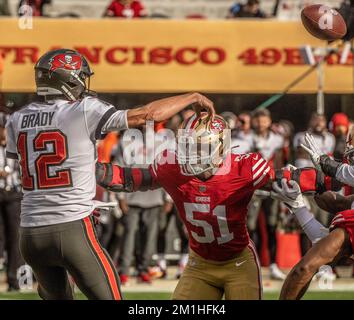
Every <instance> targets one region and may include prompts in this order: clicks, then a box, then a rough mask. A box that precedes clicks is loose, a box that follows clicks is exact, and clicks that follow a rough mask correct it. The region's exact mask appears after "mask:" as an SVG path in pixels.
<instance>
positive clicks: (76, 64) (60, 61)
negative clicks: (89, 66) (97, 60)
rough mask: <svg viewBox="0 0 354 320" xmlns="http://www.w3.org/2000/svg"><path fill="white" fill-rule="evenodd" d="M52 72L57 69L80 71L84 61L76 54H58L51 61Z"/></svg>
mask: <svg viewBox="0 0 354 320" xmlns="http://www.w3.org/2000/svg"><path fill="white" fill-rule="evenodd" d="M49 63H50V72H53V71H55V70H57V69H66V70H80V69H81V65H82V59H81V57H80V56H79V55H76V54H65V53H62V54H58V55H56V56H54V57H53V58H51V59H50V61H49Z"/></svg>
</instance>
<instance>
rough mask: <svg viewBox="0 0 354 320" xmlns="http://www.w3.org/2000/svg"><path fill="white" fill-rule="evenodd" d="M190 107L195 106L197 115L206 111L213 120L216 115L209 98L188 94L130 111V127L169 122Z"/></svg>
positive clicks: (128, 116) (128, 117) (128, 115)
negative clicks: (152, 122)
mask: <svg viewBox="0 0 354 320" xmlns="http://www.w3.org/2000/svg"><path fill="white" fill-rule="evenodd" d="M190 105H194V108H195V110H196V112H197V113H199V112H200V111H201V110H205V111H207V112H208V113H209V115H210V116H211V118H213V117H214V115H215V110H214V104H213V102H211V101H210V100H209V99H208V98H206V97H205V96H203V95H201V94H200V93H187V94H182V95H178V96H173V97H169V98H164V99H160V100H156V101H153V102H151V103H148V104H146V105H145V106H143V107H139V108H136V109H130V110H128V113H127V120H128V127H129V128H134V127H139V126H141V125H143V124H145V123H146V121H147V120H152V121H156V122H160V121H164V120H167V119H169V118H171V117H172V116H174V115H175V114H177V113H178V112H180V111H182V110H183V109H185V108H186V107H188V106H190Z"/></svg>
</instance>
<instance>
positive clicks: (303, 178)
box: [262, 167, 342, 195]
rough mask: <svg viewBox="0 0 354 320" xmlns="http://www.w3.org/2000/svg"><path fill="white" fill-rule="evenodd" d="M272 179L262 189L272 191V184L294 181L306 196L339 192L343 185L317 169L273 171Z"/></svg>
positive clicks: (279, 184)
mask: <svg viewBox="0 0 354 320" xmlns="http://www.w3.org/2000/svg"><path fill="white" fill-rule="evenodd" d="M270 176H271V179H270V180H269V181H268V183H267V184H266V185H265V186H264V187H263V188H262V189H265V190H272V189H273V188H272V183H273V182H277V184H278V186H281V180H282V179H286V180H287V181H290V180H294V181H295V182H296V183H297V184H298V185H299V186H300V190H301V192H302V193H304V194H312V195H313V194H322V193H323V192H326V191H328V190H332V191H339V190H340V189H341V187H342V184H341V183H340V182H338V181H337V180H336V179H334V178H331V177H329V176H325V175H324V174H323V173H322V172H321V171H319V170H317V169H315V168H300V169H297V168H295V167H293V168H283V169H280V170H271V174H270Z"/></svg>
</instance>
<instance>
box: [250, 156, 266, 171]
mask: <svg viewBox="0 0 354 320" xmlns="http://www.w3.org/2000/svg"><path fill="white" fill-rule="evenodd" d="M264 161H265V160H264V159H263V158H260V159H259V160H258V162H257V163H256V164H255V165H254V166H253V167H252V171H256V169H257V168H258V167H259V165H260V164H261V163H263V162H264Z"/></svg>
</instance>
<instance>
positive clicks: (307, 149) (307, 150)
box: [300, 144, 313, 155]
mask: <svg viewBox="0 0 354 320" xmlns="http://www.w3.org/2000/svg"><path fill="white" fill-rule="evenodd" d="M300 146H301V148H303V149H305V151H306V152H307V153H309V154H310V155H312V154H313V152H312V150H311V149H309V148H308V147H307V146H305V145H304V144H301V145H300Z"/></svg>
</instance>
